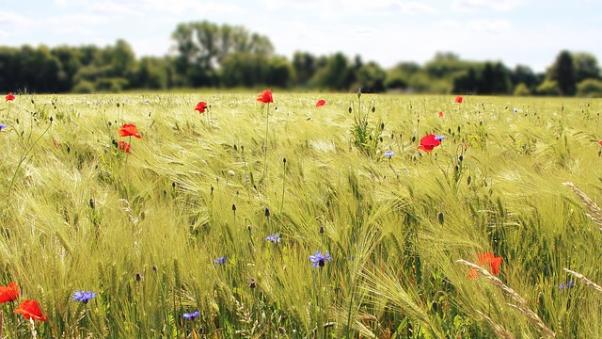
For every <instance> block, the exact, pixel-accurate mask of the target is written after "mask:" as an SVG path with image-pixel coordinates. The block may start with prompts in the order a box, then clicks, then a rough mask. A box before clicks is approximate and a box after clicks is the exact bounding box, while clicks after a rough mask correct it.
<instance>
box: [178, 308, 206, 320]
mask: <svg viewBox="0 0 602 339" xmlns="http://www.w3.org/2000/svg"><path fill="white" fill-rule="evenodd" d="M200 315H201V311H199V310H196V311H194V312H189V313H184V314H182V318H184V319H186V320H194V319H196V318H198V317H199V316H200Z"/></svg>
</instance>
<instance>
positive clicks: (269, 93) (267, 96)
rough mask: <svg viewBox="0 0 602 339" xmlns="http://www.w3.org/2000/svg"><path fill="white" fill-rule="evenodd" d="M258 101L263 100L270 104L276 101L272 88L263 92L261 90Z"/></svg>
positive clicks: (264, 102)
mask: <svg viewBox="0 0 602 339" xmlns="http://www.w3.org/2000/svg"><path fill="white" fill-rule="evenodd" d="M257 101H259V102H261V103H262V104H269V103H272V102H274V98H273V97H272V90H271V89H266V90H264V91H263V92H261V94H259V95H258V96H257Z"/></svg>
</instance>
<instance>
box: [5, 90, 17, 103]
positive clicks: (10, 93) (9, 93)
mask: <svg viewBox="0 0 602 339" xmlns="http://www.w3.org/2000/svg"><path fill="white" fill-rule="evenodd" d="M5 98H6V101H13V100H15V98H16V97H15V95H14V94H13V92H8V94H6V96H5Z"/></svg>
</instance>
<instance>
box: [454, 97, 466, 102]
mask: <svg viewBox="0 0 602 339" xmlns="http://www.w3.org/2000/svg"><path fill="white" fill-rule="evenodd" d="M454 101H455V102H456V104H461V103H463V102H464V98H463V97H462V96H460V95H458V96H457V97H456V99H455V100H454Z"/></svg>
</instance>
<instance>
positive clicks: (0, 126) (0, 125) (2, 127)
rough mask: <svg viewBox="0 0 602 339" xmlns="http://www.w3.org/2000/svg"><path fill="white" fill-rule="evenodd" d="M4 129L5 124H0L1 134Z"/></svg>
mask: <svg viewBox="0 0 602 339" xmlns="http://www.w3.org/2000/svg"><path fill="white" fill-rule="evenodd" d="M5 128H6V125H5V124H0V132H1V131H2V130H3V129H5Z"/></svg>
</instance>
